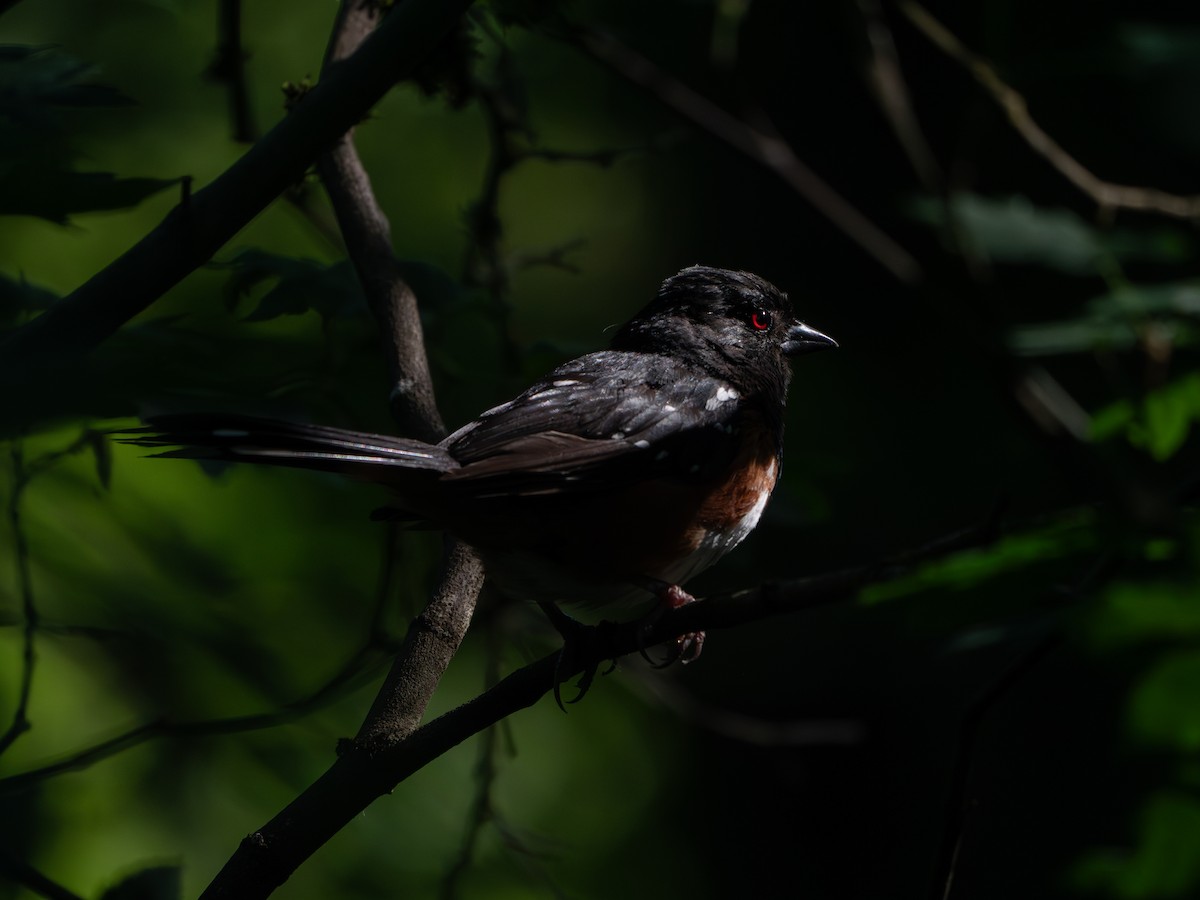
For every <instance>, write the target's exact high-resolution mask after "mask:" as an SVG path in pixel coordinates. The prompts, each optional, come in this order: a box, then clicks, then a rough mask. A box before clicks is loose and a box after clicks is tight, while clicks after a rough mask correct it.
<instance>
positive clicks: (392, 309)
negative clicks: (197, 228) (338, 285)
mask: <svg viewBox="0 0 1200 900" xmlns="http://www.w3.org/2000/svg"><path fill="white" fill-rule="evenodd" d="M381 16H382V12H381V11H380V9H379V6H378V4H376V3H374V2H371V0H348V2H345V3H343V4H342V7H341V10H340V12H339V13H338V20H337V23H336V24H335V26H334V35H333V38H332V39H331V41H330V45H329V50H328V52H327V57H326V67H327V68H330V67H334V66H336V65H337V63H338V61H339V60H341V59H344V58H345V57H347V56H349V55H350V54H352V53H354V51H355V50H356V49H357V48H358V47H359V45H360V44H361V43H362V42H363V41H364V40H366V38H367V36H368V35H369V34H370V32H371V28H373V27H374V25H375V23H376V21H377V20H378V18H379V17H381ZM317 171H318V172H319V173H320V176H321V181H322V182H323V183H324V185H325V190H326V192H327V193H328V194H329V199H330V202H331V203H332V204H333V209H334V212H335V214H336V215H337V220H338V225H339V227H340V228H341V231H342V237H343V238H344V239H345V242H346V247H347V249H348V251H349V254H350V259H351V260H352V261H353V263H354V268H355V270H356V271H357V272H358V279H359V281H360V282H361V283H362V287H363V293H364V294H365V295H366V298H367V303H368V304H369V306H370V307H371V312H372V313H373V314H374V316H375V319H376V321H377V322H378V323H379V328H380V331H381V332H382V333H383V338H384V341H385V350H386V354H387V362H388V368H389V370H390V372H391V377H392V387H391V394H390V397H389V402H390V404H391V408H392V415H393V417H394V418H395V419H396V422H397V423H398V424H399V426H400V429H401V431H402V432H403V433H404V434H408V435H412V436H413V437H416V438H419V439H421V440H424V441H429V442H431V443H437V441H439V440H440V439H441V438H442V437H444V436H445V434H446V426H445V425H444V424H443V423H442V417H441V414H440V413H439V412H438V409H437V403H436V401H435V400H434V396H433V379H432V378H431V377H430V374H429V361H428V359H427V358H426V354H425V336H424V333H423V331H422V329H421V315H420V311H419V310H418V309H417V298H416V295H415V294H414V293H413V291H412V289H411V288H410V287H409V286H408V284H407V283H406V282H405V281H404V278H403V277H402V276H401V274H400V267H399V264H398V262H397V260H396V257H395V255H394V254H393V253H392V231H391V225H390V224H389V223H388V219H387V216H386V215H385V214H384V212H383V210H382V209H381V208H380V206H379V203H378V202H377V201H376V199H375V194H374V192H373V191H372V189H371V179H370V177H369V176H368V175H367V170H366V169H365V168H364V167H363V164H362V160H361V159H360V158H359V156H358V151H357V150H356V149H355V146H354V133H353V132H352V131H349V132H347V133H346V134H344V135H342V137H341V138H340V139H339V140H338V142H337V144H336V145H335V146H334V148H333V149H332V150H330V151H329V152H328V153H325V154H323V155H322V156H321V157H320V159H318V161H317Z"/></svg>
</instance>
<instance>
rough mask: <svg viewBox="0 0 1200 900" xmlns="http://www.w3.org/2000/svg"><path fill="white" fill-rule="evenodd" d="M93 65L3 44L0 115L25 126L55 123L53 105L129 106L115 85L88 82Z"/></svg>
mask: <svg viewBox="0 0 1200 900" xmlns="http://www.w3.org/2000/svg"><path fill="white" fill-rule="evenodd" d="M96 71H97V69H96V67H95V66H93V65H91V64H90V63H85V62H81V61H80V60H77V59H75V58H74V57H72V56H69V55H67V54H66V53H62V52H61V51H59V50H55V49H51V48H46V47H28V46H11V45H10V46H6V47H3V48H2V49H0V116H3V117H5V118H8V119H11V120H13V121H16V122H19V123H23V124H25V125H26V126H31V127H37V128H46V127H54V126H56V125H57V118H56V116H55V115H54V113H53V111H52V109H51V108H52V107H84V106H106V107H114V106H130V105H132V104H133V100H131V99H130V98H129V97H127V96H126V95H125V94H123V93H121V91H119V90H117V89H116V88H113V87H109V86H107V85H102V84H93V83H87V81H86V80H87V79H89V78H91V77H93V76H94V75H95V74H96Z"/></svg>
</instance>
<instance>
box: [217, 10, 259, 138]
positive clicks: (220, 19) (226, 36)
mask: <svg viewBox="0 0 1200 900" xmlns="http://www.w3.org/2000/svg"><path fill="white" fill-rule="evenodd" d="M248 56H249V55H248V54H247V53H246V50H245V49H244V48H243V46H242V0H220V2H219V3H218V4H217V50H216V54H215V55H214V57H213V61H212V63H211V64H210V65H209V67H208V72H207V74H208V77H209V78H211V79H212V80H213V81H218V82H223V83H224V84H225V85H226V86H227V87H228V90H229V115H230V118H231V119H232V123H233V139H234V140H235V141H237V142H238V143H240V144H251V143H253V142H254V141H255V139H256V138H257V137H258V129H257V128H256V127H255V125H254V112H253V110H252V109H251V108H250V92H249V90H248V89H247V86H246V60H247V58H248Z"/></svg>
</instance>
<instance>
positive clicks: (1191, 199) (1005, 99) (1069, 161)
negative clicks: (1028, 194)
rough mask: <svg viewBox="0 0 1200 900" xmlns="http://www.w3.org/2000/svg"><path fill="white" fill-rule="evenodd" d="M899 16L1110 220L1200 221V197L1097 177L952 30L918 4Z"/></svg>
mask: <svg viewBox="0 0 1200 900" xmlns="http://www.w3.org/2000/svg"><path fill="white" fill-rule="evenodd" d="M899 8H900V11H901V12H903V13H904V15H905V16H907V17H908V20H909V21H910V22H912V24H913V25H914V26H916V28H917V30H918V31H920V32H921V33H922V34H923V35H925V37H926V38H928V39H929V40H930V41H931V42H932V43H933V44H934V46H936V47H937V48H938V49H940V50H941V51H942V52H943V53H945V54H946V55H947V56H949V57H950V58H951V59H953V60H955V61H956V62H958V63H960V64H961V65H962V66H963V68H965V69H966V70H967V71H968V72H970V74H971V75H972V76H973V77H974V78H975V80H976V81H977V82H979V84H980V85H981V86H982V87H983V88H984V90H986V91H987V92H988V93H989V94H990V95H991V97H992V99H993V100H995V101H996V103H997V104H999V106H1000V108H1001V109H1002V110H1003V111H1004V114H1005V116H1007V118H1008V121H1009V124H1011V125H1012V127H1013V128H1014V129H1016V131H1017V133H1018V134H1019V135H1020V136H1021V137H1022V138H1023V139H1024V140H1025V143H1027V144H1028V145H1029V147H1030V149H1032V150H1033V151H1034V152H1035V153H1037V154H1038V155H1039V156H1041V157H1042V158H1043V159H1045V160H1046V161H1047V162H1048V163H1050V165H1052V166H1053V167H1054V168H1055V169H1057V170H1058V171H1059V173H1060V174H1062V175H1063V177H1065V178H1066V179H1067V180H1068V181H1070V182H1071V183H1072V184H1073V185H1075V186H1076V187H1077V188H1079V190H1081V191H1082V192H1083V193H1085V194H1087V195H1088V196H1089V197H1091V198H1092V200H1093V201H1095V203H1096V205H1097V206H1098V207H1099V208H1100V211H1101V212H1102V213H1104V214H1108V215H1111V214H1112V213H1114V212H1115V211H1117V210H1119V209H1129V210H1137V211H1141V212H1153V213H1160V214H1162V215H1166V216H1172V217H1175V218H1180V219H1189V220H1195V219H1197V218H1200V195H1191V196H1180V195H1178V194H1170V193H1167V192H1166V191H1161V190H1158V189H1157V188H1150V187H1137V186H1134V185H1125V184H1114V183H1112V182H1109V181H1104V180H1103V179H1101V178H1099V177H1097V176H1096V175H1095V174H1093V173H1092V172H1091V171H1090V170H1089V169H1087V168H1086V167H1085V166H1084V165H1083V164H1082V163H1080V162H1079V161H1078V160H1076V159H1075V157H1073V156H1071V154H1069V153H1067V151H1066V150H1064V149H1063V147H1062V145H1060V144H1059V143H1058V141H1056V140H1054V138H1052V137H1050V135H1048V134H1047V133H1046V132H1045V131H1043V130H1042V127H1041V126H1040V125H1038V124H1037V122H1035V121H1034V119H1033V116H1032V115H1030V113H1029V104H1028V103H1027V102H1026V100H1025V98H1024V97H1023V96H1022V95H1021V94H1020V93H1018V92H1017V91H1016V90H1014V89H1013V88H1012V87H1010V86H1009V85H1008V84H1007V83H1006V82H1005V81H1004V80H1003V79H1002V78H1001V77H1000V76H999V74H998V73H997V72H996V70H995V68H993V67H992V65H991V63H989V62H988V61H987V60H986V59H984V58H983V57H982V56H979V55H978V54H976V53H974V52H973V51H972V50H970V49H969V48H968V47H967V46H966V45H965V44H963V43H962V41H960V40H959V39H958V38H957V37H955V36H954V34H953V33H951V32H950V30H949V29H947V28H946V26H945V25H943V24H942V23H941V22H939V21H938V20H937V19H936V18H934V16H933V15H932V14H931V13H930V12H929V10H927V9H926V8H925V7H924V6H922V5H921V4H920V3H917V2H915V0H900V3H899Z"/></svg>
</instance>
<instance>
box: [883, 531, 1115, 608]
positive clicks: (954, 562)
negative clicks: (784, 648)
mask: <svg viewBox="0 0 1200 900" xmlns="http://www.w3.org/2000/svg"><path fill="white" fill-rule="evenodd" d="M1090 521H1091V516H1090V515H1088V514H1080V515H1078V516H1074V517H1071V518H1067V519H1064V520H1063V521H1061V522H1058V523H1055V524H1054V525H1050V526H1048V527H1046V528H1043V529H1039V530H1037V531H1030V532H1027V533H1025V534H1016V535H1011V536H1009V537H1006V538H1003V539H1002V540H999V541H997V542H996V543H994V544H992V545H991V546H990V547H981V548H978V549H974V550H966V551H963V552H962V553H957V554H955V555H954V556H951V557H947V558H945V559H939V560H936V561H934V562H930V563H927V564H926V565H924V566H922V567H920V568H919V569H918V570H917V571H916V572H913V573H912V574H909V575H905V576H903V577H901V578H897V579H894V580H893V581H887V582H883V583H881V584H874V585H871V586H869V587H867V588H865V589H864V590H863V592H862V593H861V594H860V599H861V600H862V601H863V602H864V603H878V602H881V601H884V600H892V599H895V598H897V597H903V596H906V595H909V594H913V593H917V592H920V591H925V590H930V589H932V588H949V589H954V590H960V589H963V588H969V587H971V586H972V585H976V584H979V583H980V582H983V581H987V580H990V579H992V578H994V577H996V576H997V575H1001V574H1003V573H1005V572H1010V571H1015V570H1017V569H1022V568H1025V567H1027V566H1030V565H1034V564H1036V563H1039V562H1043V561H1046V560H1051V559H1058V558H1061V557H1063V556H1067V555H1069V554H1071V553H1074V552H1077V551H1078V550H1081V549H1084V548H1085V547H1087V546H1088V545H1089V543H1090V542H1091V541H1092V539H1093V538H1092V536H1091V535H1090V534H1089V533H1088V529H1087V525H1088V523H1089V522H1090Z"/></svg>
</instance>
